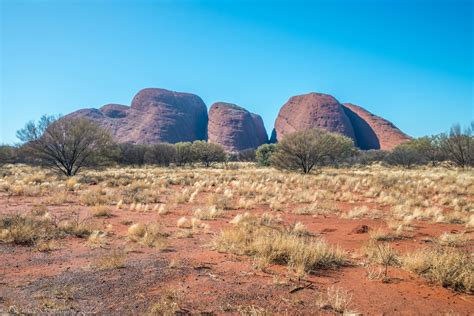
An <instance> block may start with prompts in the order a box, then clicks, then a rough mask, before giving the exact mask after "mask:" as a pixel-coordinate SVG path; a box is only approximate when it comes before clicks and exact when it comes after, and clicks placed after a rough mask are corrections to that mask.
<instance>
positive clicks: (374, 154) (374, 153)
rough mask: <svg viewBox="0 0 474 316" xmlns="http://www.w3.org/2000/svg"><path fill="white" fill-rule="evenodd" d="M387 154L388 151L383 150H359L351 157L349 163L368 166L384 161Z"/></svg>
mask: <svg viewBox="0 0 474 316" xmlns="http://www.w3.org/2000/svg"><path fill="white" fill-rule="evenodd" d="M387 155H388V152H387V151H383V150H358V151H357V152H356V153H355V155H354V156H351V157H349V159H348V163H349V164H351V165H363V166H367V165H371V164H373V163H377V162H382V161H384V160H385V158H386V157H387Z"/></svg>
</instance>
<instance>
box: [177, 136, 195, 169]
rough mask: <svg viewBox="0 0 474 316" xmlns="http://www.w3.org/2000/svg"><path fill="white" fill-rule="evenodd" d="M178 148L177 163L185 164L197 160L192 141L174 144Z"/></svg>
mask: <svg viewBox="0 0 474 316" xmlns="http://www.w3.org/2000/svg"><path fill="white" fill-rule="evenodd" d="M174 147H175V149H176V157H175V160H176V165H178V166H185V165H186V164H192V163H193V162H195V161H196V157H195V155H194V153H193V144H192V143H191V142H179V143H176V144H175V145H174Z"/></svg>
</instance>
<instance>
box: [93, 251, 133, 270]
mask: <svg viewBox="0 0 474 316" xmlns="http://www.w3.org/2000/svg"><path fill="white" fill-rule="evenodd" d="M126 256H127V255H126V253H125V252H124V251H120V250H112V251H110V252H106V253H104V254H102V255H101V256H100V257H99V258H97V259H96V262H95V266H96V267H97V268H98V269H100V270H111V269H121V268H125V259H126Z"/></svg>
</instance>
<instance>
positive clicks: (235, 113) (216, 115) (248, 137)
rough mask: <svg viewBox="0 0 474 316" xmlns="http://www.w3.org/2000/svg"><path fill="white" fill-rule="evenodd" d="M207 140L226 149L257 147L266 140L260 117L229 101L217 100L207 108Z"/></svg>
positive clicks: (237, 149)
mask: <svg viewBox="0 0 474 316" xmlns="http://www.w3.org/2000/svg"><path fill="white" fill-rule="evenodd" d="M208 139H209V142H211V143H215V144H219V145H221V146H223V147H224V148H225V149H226V150H227V151H240V150H244V149H248V148H257V147H258V146H260V145H261V144H264V143H266V142H267V141H268V135H267V132H266V130H265V127H264V125H263V120H262V118H261V117H260V116H259V115H257V114H253V113H250V112H249V111H247V110H246V109H244V108H242V107H240V106H237V105H235V104H231V103H224V102H217V103H214V104H213V105H212V106H211V108H210V110H209V125H208Z"/></svg>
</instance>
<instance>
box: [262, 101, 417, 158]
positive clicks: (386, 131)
mask: <svg viewBox="0 0 474 316" xmlns="http://www.w3.org/2000/svg"><path fill="white" fill-rule="evenodd" d="M308 128H321V129H324V130H327V131H330V132H335V133H339V134H342V135H345V136H347V137H350V138H352V139H353V140H354V144H355V145H356V146H358V147H359V148H361V149H383V150H390V149H393V148H394V147H395V146H397V145H398V144H400V143H403V142H404V141H407V140H409V139H410V137H409V136H408V135H406V134H404V133H403V132H402V131H400V130H399V129H398V128H397V127H396V126H395V125H393V124H392V123H390V122H389V121H387V120H385V119H383V118H381V117H378V116H376V115H373V114H371V113H370V112H368V111H366V110H364V109H363V108H361V107H359V106H356V105H353V104H350V103H345V104H340V103H339V102H338V101H337V100H336V99H335V98H334V97H332V96H330V95H327V94H321V93H308V94H304V95H299V96H294V97H291V98H290V99H289V100H288V102H287V103H285V104H284V105H283V107H282V108H281V110H280V113H279V114H278V117H277V119H276V121H275V129H274V130H273V132H272V137H271V139H270V142H276V141H278V140H279V139H282V138H283V137H284V135H286V134H289V133H292V132H295V131H300V130H304V129H308Z"/></svg>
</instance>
